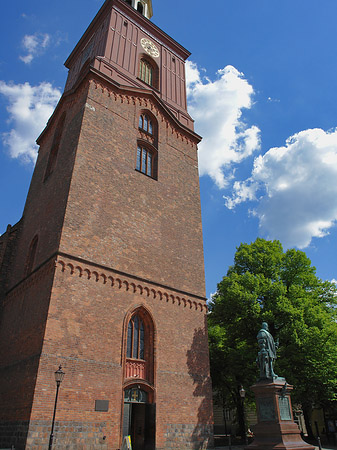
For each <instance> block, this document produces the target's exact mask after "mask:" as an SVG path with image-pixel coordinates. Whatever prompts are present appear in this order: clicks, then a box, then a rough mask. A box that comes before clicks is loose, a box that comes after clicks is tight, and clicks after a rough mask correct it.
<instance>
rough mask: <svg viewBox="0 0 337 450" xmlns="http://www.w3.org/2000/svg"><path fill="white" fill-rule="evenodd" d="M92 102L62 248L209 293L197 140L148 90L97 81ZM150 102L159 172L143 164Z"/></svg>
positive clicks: (89, 101) (86, 115)
mask: <svg viewBox="0 0 337 450" xmlns="http://www.w3.org/2000/svg"><path fill="white" fill-rule="evenodd" d="M102 91H103V92H102ZM86 103H87V104H86V108H85V112H84V117H83V126H82V130H81V135H80V138H79V145H78V150H77V158H76V162H75V166H74V172H73V179H72V183H71V189H70V193H69V200H68V204H67V210H66V215H65V221H64V228H63V232H62V239H61V244H60V250H61V251H63V252H65V253H68V254H71V255H77V256H78V257H81V258H83V259H86V260H91V261H95V262H96V263H98V264H102V265H106V266H108V267H113V268H114V269H116V270H120V271H123V272H127V273H131V274H133V275H137V276H140V277H144V278H147V279H149V280H155V281H156V282H158V283H163V284H165V285H168V286H172V287H174V288H175V289H180V290H182V291H187V292H190V293H193V294H196V295H200V296H204V295H205V287H204V262H203V247H202V229H201V212H200V199H199V178H198V169H197V147H196V143H195V142H193V141H192V140H191V138H190V137H189V136H188V135H187V134H186V135H184V134H180V133H179V129H178V130H177V126H176V125H175V124H174V122H173V120H172V119H170V117H169V115H168V114H167V113H165V111H164V110H163V109H162V108H160V106H159V105H158V104H156V103H155V102H154V101H153V100H150V99H149V98H146V97H145V96H143V97H140V96H139V97H138V98H136V97H131V96H130V97H128V98H127V97H125V96H122V95H118V93H117V95H116V96H115V95H114V92H113V91H108V90H107V86H104V85H102V84H100V85H97V84H94V83H91V85H90V91H89V95H88V99H87V102H86ZM144 109H145V110H146V109H149V110H150V111H151V112H152V114H153V115H154V116H155V117H156V118H157V120H158V127H159V131H158V137H159V143H158V180H153V179H151V178H149V177H147V176H144V175H143V174H141V173H139V172H137V171H136V170H135V167H136V148H137V138H138V136H139V131H138V118H139V114H140V112H141V111H142V110H144Z"/></svg>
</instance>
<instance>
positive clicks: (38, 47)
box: [19, 33, 50, 64]
mask: <svg viewBox="0 0 337 450" xmlns="http://www.w3.org/2000/svg"><path fill="white" fill-rule="evenodd" d="M49 44H50V36H49V34H41V33H35V34H32V35H28V34H26V35H25V36H24V38H23V39H22V47H23V48H24V50H25V51H26V52H27V55H24V56H19V58H20V59H21V61H23V62H24V63H25V64H30V63H31V62H32V61H33V59H34V58H35V57H36V56H39V55H41V54H42V53H43V52H44V50H45V49H46V48H47V47H48V45H49Z"/></svg>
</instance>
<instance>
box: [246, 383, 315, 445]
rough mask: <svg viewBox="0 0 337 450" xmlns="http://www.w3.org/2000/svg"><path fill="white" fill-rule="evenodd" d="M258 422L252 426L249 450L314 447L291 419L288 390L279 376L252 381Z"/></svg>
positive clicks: (289, 388)
mask: <svg viewBox="0 0 337 450" xmlns="http://www.w3.org/2000/svg"><path fill="white" fill-rule="evenodd" d="M251 389H252V390H253V392H254V394H255V398H256V408H257V417H258V423H257V425H255V427H253V432H254V441H253V442H252V443H251V444H250V445H248V447H246V449H249V450H272V449H273V450H314V448H315V447H313V446H311V445H309V444H307V443H306V442H304V441H303V439H302V438H301V434H300V430H299V428H298V426H297V424H296V423H295V422H294V418H293V413H292V408H291V398H290V391H291V390H292V389H293V387H292V386H290V385H288V384H286V381H285V380H284V379H282V378H277V379H276V380H273V381H270V380H266V381H261V382H258V383H256V384H254V385H253V386H252V387H251Z"/></svg>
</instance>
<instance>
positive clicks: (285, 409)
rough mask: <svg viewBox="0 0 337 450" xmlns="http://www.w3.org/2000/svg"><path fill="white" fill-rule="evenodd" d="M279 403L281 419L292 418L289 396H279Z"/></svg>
mask: <svg viewBox="0 0 337 450" xmlns="http://www.w3.org/2000/svg"><path fill="white" fill-rule="evenodd" d="M278 405H279V408H280V419H281V420H292V418H291V411H290V404H289V398H288V397H281V396H279V398H278Z"/></svg>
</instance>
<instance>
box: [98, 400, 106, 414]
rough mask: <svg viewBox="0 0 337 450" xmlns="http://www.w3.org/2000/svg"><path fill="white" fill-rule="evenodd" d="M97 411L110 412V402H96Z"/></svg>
mask: <svg viewBox="0 0 337 450" xmlns="http://www.w3.org/2000/svg"><path fill="white" fill-rule="evenodd" d="M95 411H101V412H108V411H109V401H108V400H95Z"/></svg>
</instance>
